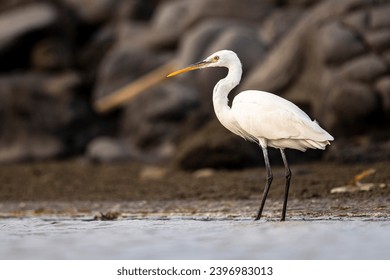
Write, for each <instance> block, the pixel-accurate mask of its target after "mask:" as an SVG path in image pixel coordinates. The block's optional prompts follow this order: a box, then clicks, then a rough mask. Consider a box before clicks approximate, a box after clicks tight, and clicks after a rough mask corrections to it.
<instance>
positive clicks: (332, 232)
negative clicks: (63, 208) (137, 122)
mask: <svg viewBox="0 0 390 280" xmlns="http://www.w3.org/2000/svg"><path fill="white" fill-rule="evenodd" d="M0 230H1V231H0V258H1V259H390V241H389V234H390V219H389V218H382V219H369V220H368V219H363V218H353V219H342V220H340V219H337V220H332V219H330V220H328V219H323V218H321V219H312V220H303V218H299V217H298V218H295V219H294V220H290V221H286V222H284V223H280V222H278V221H270V220H268V221H260V222H254V221H253V220H251V219H234V218H233V219H226V218H220V219H203V218H200V217H169V218H159V217H151V218H142V219H121V220H117V221H94V220H91V219H87V218H82V219H81V218H80V219H74V218H69V219H67V218H63V217H61V218H52V217H46V218H45V217H29V218H8V219H1V220H0Z"/></svg>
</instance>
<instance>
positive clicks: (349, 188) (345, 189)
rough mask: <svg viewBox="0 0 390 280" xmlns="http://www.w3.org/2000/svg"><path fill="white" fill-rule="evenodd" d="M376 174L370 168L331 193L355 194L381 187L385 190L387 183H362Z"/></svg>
mask: <svg viewBox="0 0 390 280" xmlns="http://www.w3.org/2000/svg"><path fill="white" fill-rule="evenodd" d="M375 172H376V170H375V169H373V168H369V169H366V170H364V171H362V172H360V173H359V174H357V175H355V176H354V177H353V178H352V179H351V180H350V181H349V182H348V184H347V185H344V186H340V187H336V188H333V189H331V190H330V193H353V192H358V191H371V190H372V189H374V188H376V187H379V188H385V187H386V186H387V185H386V184H385V183H369V182H367V183H362V182H361V181H362V180H363V179H364V178H366V177H369V176H371V175H373V174H374V173H375Z"/></svg>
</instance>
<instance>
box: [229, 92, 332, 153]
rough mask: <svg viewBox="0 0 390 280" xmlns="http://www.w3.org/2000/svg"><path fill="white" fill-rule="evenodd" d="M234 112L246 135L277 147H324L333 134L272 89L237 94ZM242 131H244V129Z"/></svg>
mask: <svg viewBox="0 0 390 280" xmlns="http://www.w3.org/2000/svg"><path fill="white" fill-rule="evenodd" d="M231 113H232V115H233V117H234V119H235V120H236V121H237V124H238V125H239V126H240V131H245V135H240V136H243V137H244V138H247V139H250V140H256V141H260V143H265V144H266V145H267V146H270V147H274V148H291V149H297V150H301V151H305V150H306V149H307V148H312V149H324V148H325V146H326V145H328V144H329V141H332V140H333V137H332V136H331V135H330V134H329V133H328V132H326V131H325V130H324V129H322V128H321V127H320V126H319V124H318V123H317V122H316V121H312V120H311V119H310V117H309V116H308V115H307V114H306V113H305V112H304V111H302V110H301V109H300V108H299V107H298V106H296V105H295V104H293V103H292V102H290V101H288V100H286V99H284V98H282V97H279V96H277V95H274V94H272V93H268V92H264V91H257V90H248V91H244V92H241V93H240V94H239V95H237V96H236V97H235V98H234V100H233V104H232V107H231ZM241 134H242V133H241Z"/></svg>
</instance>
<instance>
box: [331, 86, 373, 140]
mask: <svg viewBox="0 0 390 280" xmlns="http://www.w3.org/2000/svg"><path fill="white" fill-rule="evenodd" d="M327 102H328V103H329V107H328V108H329V109H330V110H331V111H330V112H329V113H328V114H327V118H326V119H325V120H324V121H325V124H326V126H327V127H330V128H331V129H332V131H335V132H336V131H337V130H341V131H343V132H344V135H345V134H346V133H345V132H346V131H353V132H355V133H356V132H361V131H364V129H365V128H366V126H367V125H368V124H367V123H366V125H364V124H365V122H364V119H365V118H367V117H369V116H370V115H373V114H375V113H376V112H378V109H379V107H380V104H379V100H378V96H377V95H376V94H375V91H374V90H373V89H371V88H370V87H369V86H367V85H365V84H361V83H351V82H344V83H342V84H338V85H337V87H334V88H333V90H332V91H331V92H330V93H329V96H328V100H327ZM357 122H358V123H359V126H354V124H355V123H357ZM338 132H340V131H338Z"/></svg>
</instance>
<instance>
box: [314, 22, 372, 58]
mask: <svg viewBox="0 0 390 280" xmlns="http://www.w3.org/2000/svg"><path fill="white" fill-rule="evenodd" d="M318 46H319V47H320V48H321V51H322V53H323V56H324V61H325V63H326V64H328V65H340V64H342V63H344V62H345V61H347V60H349V59H351V58H352V57H355V56H357V55H359V54H362V53H363V52H364V51H365V47H364V43H363V41H362V39H361V38H360V36H359V34H357V33H356V32H354V31H353V30H351V29H349V28H348V27H347V26H343V25H342V24H341V23H338V22H333V23H330V24H328V25H326V26H324V27H323V28H322V30H321V36H320V41H319V42H318Z"/></svg>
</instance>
